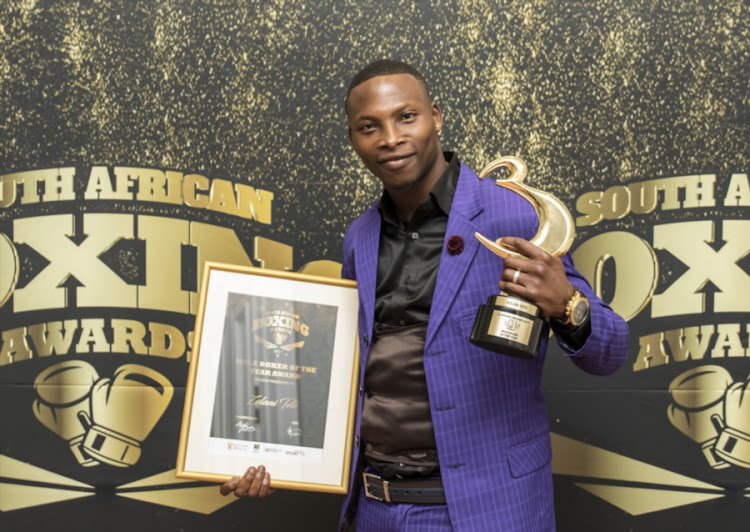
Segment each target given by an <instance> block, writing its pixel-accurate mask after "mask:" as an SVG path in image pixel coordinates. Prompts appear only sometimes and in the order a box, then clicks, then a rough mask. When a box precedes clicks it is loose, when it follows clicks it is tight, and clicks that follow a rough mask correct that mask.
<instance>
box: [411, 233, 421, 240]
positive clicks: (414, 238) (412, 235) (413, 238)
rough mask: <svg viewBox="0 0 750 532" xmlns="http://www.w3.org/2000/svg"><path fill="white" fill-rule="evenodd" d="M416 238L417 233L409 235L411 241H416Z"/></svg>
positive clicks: (417, 236)
mask: <svg viewBox="0 0 750 532" xmlns="http://www.w3.org/2000/svg"><path fill="white" fill-rule="evenodd" d="M418 238H419V233H412V234H411V239H412V240H417V239H418Z"/></svg>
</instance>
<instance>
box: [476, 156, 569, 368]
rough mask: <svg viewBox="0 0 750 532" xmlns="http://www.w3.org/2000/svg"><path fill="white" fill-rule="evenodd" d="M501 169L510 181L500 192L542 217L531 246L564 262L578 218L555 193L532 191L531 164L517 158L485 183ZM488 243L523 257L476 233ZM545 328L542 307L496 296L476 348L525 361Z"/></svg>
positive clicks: (483, 314)
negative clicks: (514, 195) (525, 203)
mask: <svg viewBox="0 0 750 532" xmlns="http://www.w3.org/2000/svg"><path fill="white" fill-rule="evenodd" d="M497 168H507V169H508V170H509V171H510V176H509V177H508V178H507V179H496V180H495V183H496V184H497V186H499V187H503V188H507V189H509V190H512V191H513V192H515V193H517V194H519V195H520V196H521V197H523V198H524V199H525V200H527V201H528V202H529V203H531V205H532V206H533V207H534V210H535V211H536V214H537V216H538V217H539V227H538V230H537V234H536V235H535V236H534V237H533V238H532V239H531V240H530V242H531V243H532V244H534V245H536V246H538V247H540V248H542V249H543V250H545V251H547V252H548V253H549V254H550V255H553V256H555V257H561V256H562V255H564V254H565V253H566V252H567V251H568V249H570V246H571V244H572V243H573V238H574V237H575V226H574V223H573V217H572V216H571V215H570V211H568V209H567V208H566V207H565V205H564V204H563V203H562V202H561V201H560V200H559V199H557V198H556V197H555V196H553V195H552V194H549V193H547V192H544V191H541V190H538V189H535V188H532V187H529V186H527V185H525V184H524V183H523V180H524V179H525V178H526V174H527V170H526V163H524V162H523V161H522V160H521V159H519V158H517V157H501V158H499V159H496V160H494V161H493V162H491V163H490V164H488V165H487V166H486V167H485V168H484V169H482V171H481V172H480V173H479V179H484V178H485V177H487V175H489V174H490V173H491V172H492V171H494V170H496V169H497ZM474 236H476V237H477V238H478V239H479V241H480V242H482V244H484V245H485V246H487V248H488V249H489V250H490V251H492V252H493V253H495V254H496V255H498V256H500V257H502V258H506V257H508V256H514V257H521V258H523V255H521V254H520V253H518V251H517V250H516V249H514V248H512V247H510V246H506V245H503V244H501V243H500V238H501V237H500V238H498V239H497V240H494V241H493V240H490V239H489V238H487V237H485V236H483V235H481V234H480V233H474ZM543 325H544V317H543V316H542V315H541V310H540V309H539V307H537V306H536V305H534V304H532V303H529V302H528V301H526V300H524V299H522V298H520V297H516V296H514V295H512V294H499V295H491V296H489V299H488V301H487V304H486V305H481V306H480V307H479V311H478V312H477V317H476V319H475V321H474V328H473V329H472V332H471V343H473V344H475V345H478V346H480V347H483V348H485V349H489V350H490V351H495V352H497V353H502V354H504V355H510V356H514V357H520V358H535V357H536V356H537V352H538V348H539V340H540V337H541V332H542V328H543Z"/></svg>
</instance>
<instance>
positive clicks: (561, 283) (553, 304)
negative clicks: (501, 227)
mask: <svg viewBox="0 0 750 532" xmlns="http://www.w3.org/2000/svg"><path fill="white" fill-rule="evenodd" d="M500 242H501V243H502V244H503V245H506V246H508V247H512V248H515V249H516V250H517V251H518V252H519V253H520V254H521V255H523V256H524V257H513V256H509V257H507V258H506V259H505V268H504V269H503V273H502V275H501V276H500V282H499V283H498V286H499V287H500V290H502V291H503V292H508V293H510V294H513V295H515V296H518V297H520V298H522V299H525V300H526V301H529V302H530V303H533V304H535V305H536V306H538V307H539V308H540V309H541V311H542V314H544V316H545V317H546V318H561V319H562V318H564V317H565V307H566V304H567V302H568V300H569V299H570V298H571V297H572V296H573V292H574V288H573V285H571V284H570V281H568V278H567V277H566V276H565V266H563V263H562V261H561V260H560V259H559V258H557V257H553V256H552V255H550V254H549V253H547V252H546V251H544V250H543V249H541V248H540V247H538V246H535V245H534V244H532V243H531V242H529V241H528V240H524V239H523V238H517V237H510V236H509V237H503V238H502V239H500Z"/></svg>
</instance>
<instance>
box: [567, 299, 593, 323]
mask: <svg viewBox="0 0 750 532" xmlns="http://www.w3.org/2000/svg"><path fill="white" fill-rule="evenodd" d="M588 313H589V306H588V304H587V302H586V301H585V300H584V301H579V302H577V303H576V304H575V306H574V307H573V311H572V312H571V313H570V318H571V320H570V321H572V322H573V324H574V325H580V324H581V323H583V322H584V321H586V316H588Z"/></svg>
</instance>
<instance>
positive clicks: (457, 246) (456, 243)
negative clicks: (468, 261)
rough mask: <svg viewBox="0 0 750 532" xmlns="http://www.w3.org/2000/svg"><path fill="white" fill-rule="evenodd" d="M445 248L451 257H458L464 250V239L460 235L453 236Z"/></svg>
mask: <svg viewBox="0 0 750 532" xmlns="http://www.w3.org/2000/svg"><path fill="white" fill-rule="evenodd" d="M445 247H446V248H447V249H448V253H450V254H451V255H458V254H459V253H461V252H462V251H463V250H464V239H463V238H461V237H460V236H458V235H453V236H452V237H450V238H449V239H448V242H446V244H445Z"/></svg>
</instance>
